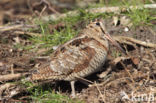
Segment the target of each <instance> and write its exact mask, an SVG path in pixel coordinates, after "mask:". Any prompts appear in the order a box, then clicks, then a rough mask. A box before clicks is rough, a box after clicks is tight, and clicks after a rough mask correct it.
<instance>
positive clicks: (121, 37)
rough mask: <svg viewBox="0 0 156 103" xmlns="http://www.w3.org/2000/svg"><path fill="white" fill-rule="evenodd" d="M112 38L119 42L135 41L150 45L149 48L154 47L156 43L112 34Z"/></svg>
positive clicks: (146, 45)
mask: <svg viewBox="0 0 156 103" xmlns="http://www.w3.org/2000/svg"><path fill="white" fill-rule="evenodd" d="M113 39H115V40H116V41H118V42H120V43H126V44H129V42H132V43H136V44H139V45H142V46H145V47H151V48H156V44H153V43H148V42H145V41H141V40H137V39H134V38H131V37H125V36H113Z"/></svg>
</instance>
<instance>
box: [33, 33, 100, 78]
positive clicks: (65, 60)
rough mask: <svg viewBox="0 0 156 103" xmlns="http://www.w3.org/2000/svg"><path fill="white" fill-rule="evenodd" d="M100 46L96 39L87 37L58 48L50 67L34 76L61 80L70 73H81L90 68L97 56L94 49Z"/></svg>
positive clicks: (44, 67) (47, 66)
mask: <svg viewBox="0 0 156 103" xmlns="http://www.w3.org/2000/svg"><path fill="white" fill-rule="evenodd" d="M98 46H100V43H99V42H98V41H96V40H95V39H94V38H89V37H87V36H85V37H79V38H74V39H72V40H70V41H69V42H67V43H65V44H64V45H62V46H60V47H58V49H56V51H55V52H54V53H53V54H52V55H51V58H50V59H51V61H50V63H49V65H46V66H42V67H41V68H39V69H38V72H37V73H36V74H34V75H33V76H34V78H37V77H38V78H42V79H43V78H44V79H46V78H48V79H59V78H64V77H65V76H66V75H69V74H70V73H73V72H79V71H81V70H83V69H85V68H87V67H88V65H89V63H90V61H91V60H92V58H93V57H94V55H95V54H96V50H95V48H94V47H96V48H97V47H98ZM36 76H37V77H36Z"/></svg>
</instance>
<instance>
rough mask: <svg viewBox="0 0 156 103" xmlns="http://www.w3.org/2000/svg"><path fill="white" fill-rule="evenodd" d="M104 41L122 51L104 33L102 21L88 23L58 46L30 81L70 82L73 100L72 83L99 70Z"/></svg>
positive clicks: (105, 54)
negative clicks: (48, 60) (75, 35)
mask: <svg viewBox="0 0 156 103" xmlns="http://www.w3.org/2000/svg"><path fill="white" fill-rule="evenodd" d="M108 40H110V41H111V42H112V43H113V44H114V45H115V46H117V47H118V48H119V49H120V50H121V51H123V49H122V48H121V47H120V46H119V44H117V42H115V41H114V40H113V39H112V38H111V37H110V35H109V34H108V32H107V31H106V29H105V27H104V24H103V20H99V21H95V22H91V23H90V24H89V25H88V26H87V27H86V28H85V29H84V30H83V31H82V32H81V33H80V34H79V35H78V36H77V37H75V38H73V39H72V40H70V41H68V42H66V43H64V44H63V45H61V46H59V47H58V48H57V49H56V51H55V52H53V53H52V55H51V56H50V60H51V61H50V63H47V64H45V65H42V66H41V67H39V69H38V70H37V72H36V73H33V74H32V76H31V79H32V80H65V81H70V83H71V89H72V96H75V87H74V83H75V81H77V80H78V78H79V77H81V78H83V77H86V76H88V75H90V74H92V73H94V72H96V71H98V70H100V69H102V68H101V67H102V66H103V65H104V63H105V61H106V57H107V53H108V50H109V42H108ZM123 52H124V51H123Z"/></svg>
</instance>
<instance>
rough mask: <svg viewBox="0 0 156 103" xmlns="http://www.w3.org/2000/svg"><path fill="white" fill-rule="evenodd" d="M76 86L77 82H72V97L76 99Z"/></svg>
mask: <svg viewBox="0 0 156 103" xmlns="http://www.w3.org/2000/svg"><path fill="white" fill-rule="evenodd" d="M74 84H75V81H71V82H70V85H71V89H72V94H71V96H72V97H75V86H74Z"/></svg>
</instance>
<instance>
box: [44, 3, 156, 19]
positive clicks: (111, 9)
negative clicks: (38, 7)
mask: <svg viewBox="0 0 156 103" xmlns="http://www.w3.org/2000/svg"><path fill="white" fill-rule="evenodd" d="M133 8H135V9H143V8H148V9H155V8H156V4H145V5H143V6H130V7H127V8H126V7H99V8H91V9H86V10H85V11H86V12H88V13H111V12H113V13H119V12H123V11H128V10H129V9H133ZM79 14H80V12H79V11H78V10H75V11H70V12H68V13H64V14H59V15H58V14H52V15H49V16H44V17H42V18H41V19H42V20H45V21H49V20H52V21H56V20H59V19H61V18H65V17H67V16H68V15H74V16H77V15H79Z"/></svg>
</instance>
